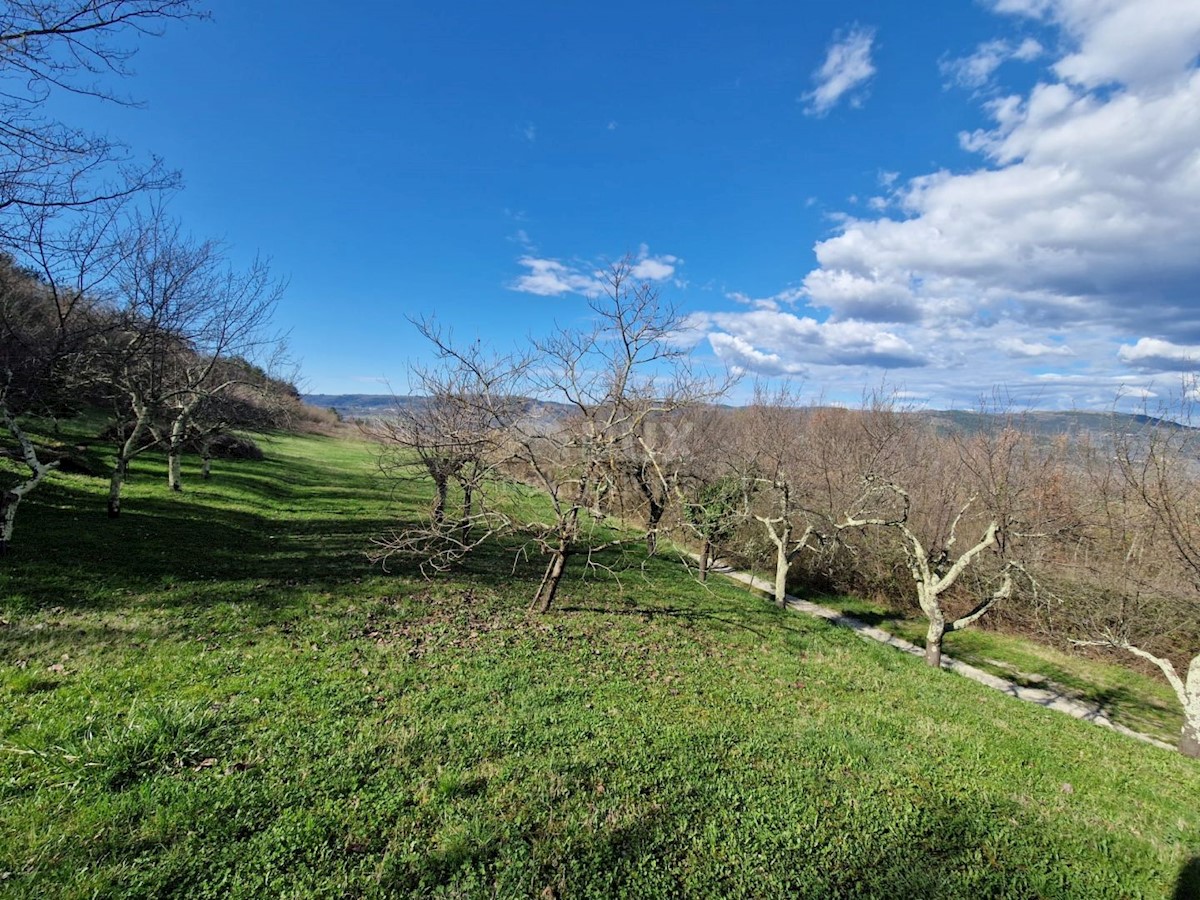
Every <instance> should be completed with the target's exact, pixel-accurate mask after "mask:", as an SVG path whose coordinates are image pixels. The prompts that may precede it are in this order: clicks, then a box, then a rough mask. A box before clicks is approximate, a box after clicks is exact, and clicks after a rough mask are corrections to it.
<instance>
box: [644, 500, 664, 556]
mask: <svg viewBox="0 0 1200 900" xmlns="http://www.w3.org/2000/svg"><path fill="white" fill-rule="evenodd" d="M663 512H665V508H664V507H663V506H662V505H661V504H658V503H655V502H654V501H653V500H651V501H650V511H649V514H648V515H647V516H646V553H647V555H649V556H653V555H654V554H655V553H657V552H658V523H659V522H660V521H662V517H663Z"/></svg>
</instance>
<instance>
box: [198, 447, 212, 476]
mask: <svg viewBox="0 0 1200 900" xmlns="http://www.w3.org/2000/svg"><path fill="white" fill-rule="evenodd" d="M211 477H212V457H211V456H209V455H208V450H207V448H206V449H205V451H204V456H203V457H202V462H201V465H200V480H201V481H208V479H209V478H211Z"/></svg>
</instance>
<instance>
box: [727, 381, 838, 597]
mask: <svg viewBox="0 0 1200 900" xmlns="http://www.w3.org/2000/svg"><path fill="white" fill-rule="evenodd" d="M798 401H799V398H798V396H797V394H796V391H795V390H794V389H793V388H792V387H790V386H788V385H784V386H781V387H780V388H778V389H777V390H776V391H774V392H770V391H768V390H767V389H766V388H765V387H764V386H763V385H761V384H760V385H757V386H756V388H755V392H754V400H753V402H752V403H751V404H750V406H749V407H748V408H747V409H746V410H745V411H744V414H743V416H742V428H741V429H740V441H741V446H742V448H743V459H744V467H745V468H744V471H745V477H746V481H747V483H753V484H754V485H755V486H756V488H757V490H756V492H755V493H756V497H757V499H756V503H755V505H754V507H753V508H752V509H751V515H752V516H753V517H754V520H755V521H756V522H758V523H759V525H761V526H762V528H763V530H764V531H766V535H767V538H768V540H769V541H770V542H771V546H773V547H774V548H775V578H774V597H775V602H776V603H777V604H779V605H780V606H782V605H784V603H785V602H786V601H787V582H788V576H789V574H790V573H791V570H792V564H793V563H794V562H795V561H796V559H797V558H798V557H799V556H800V555H801V554H802V553H804V552H805V551H808V552H809V553H819V552H820V551H821V546H822V543H823V542H824V539H825V537H826V535H827V534H828V533H829V531H830V530H831V529H825V528H823V525H824V522H823V521H822V520H821V518H820V516H819V514H818V513H817V511H816V510H815V508H814V506H813V503H812V500H813V490H812V480H813V476H814V475H815V474H816V472H815V471H814V469H813V467H812V464H811V461H810V460H809V458H808V453H807V446H806V443H807V442H806V438H807V433H806V423H805V418H806V416H805V412H804V410H802V408H801V407H800V404H799V402H798Z"/></svg>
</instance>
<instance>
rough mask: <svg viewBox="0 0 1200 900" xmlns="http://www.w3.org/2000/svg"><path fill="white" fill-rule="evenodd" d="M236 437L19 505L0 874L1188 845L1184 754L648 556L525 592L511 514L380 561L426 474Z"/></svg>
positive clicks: (759, 881) (704, 881)
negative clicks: (481, 545)
mask: <svg viewBox="0 0 1200 900" xmlns="http://www.w3.org/2000/svg"><path fill="white" fill-rule="evenodd" d="M262 446H263V449H264V451H265V453H266V459H265V460H264V461H262V462H242V461H239V462H222V463H218V464H217V465H216V466H215V473H214V479H213V480H212V481H210V482H201V481H200V480H198V473H197V471H196V470H195V469H194V468H188V467H186V466H185V470H184V475H185V487H186V491H185V492H184V493H183V494H179V495H172V494H170V493H169V492H168V491H166V490H165V488H164V486H163V485H162V484H161V483H160V482H161V481H162V480H163V478H162V465H163V464H162V460H161V459H160V458H155V457H153V456H148V457H146V458H142V459H139V460H138V461H137V462H136V464H135V467H134V472H133V475H134V478H133V480H132V481H131V482H130V484H129V486H128V496H127V500H126V503H125V508H124V510H125V511H124V512H123V513H122V516H121V518H120V519H119V520H117V521H115V522H109V521H107V520H105V518H104V502H103V494H104V483H103V481H102V480H101V479H97V478H88V477H86V476H83V475H76V474H60V473H56V474H54V475H52V476H51V478H50V479H49V480H48V482H47V483H46V484H45V485H44V486H43V487H42V488H41V489H39V490H38V491H37V492H36V493H35V494H33V495H31V496H30V498H29V500H28V501H27V502H26V505H25V506H23V507H22V510H21V520H20V522H19V524H18V531H17V539H16V544H15V546H14V550H13V553H12V555H11V556H10V557H9V558H7V559H5V560H4V561H3V563H2V564H0V598H2V600H0V894H3V895H5V896H11V897H38V898H46V897H91V896H97V895H98V896H186V897H264V896H293V897H347V896H356V897H382V896H414V897H491V896H501V897H528V896H540V897H546V898H550V897H560V898H568V897H619V896H626V897H678V896H682V895H692V896H732V897H764V896H767V897H772V896H773V897H795V896H801V897H803V896H811V897H850V896H854V897H859V896H875V897H909V896H912V897H948V898H949V897H981V896H1004V897H1031V896H1041V897H1081V898H1084V897H1086V898H1093V897H1114V898H1116V897H1121V898H1125V897H1168V896H1171V894H1172V892H1173V891H1174V890H1175V888H1176V884H1177V880H1178V879H1179V873H1180V871H1181V868H1182V867H1184V866H1185V864H1187V863H1188V862H1189V860H1193V861H1194V859H1195V857H1196V856H1197V854H1200V845H1198V844H1197V839H1198V835H1200V809H1198V808H1197V806H1196V804H1195V803H1194V798H1195V797H1196V796H1197V795H1198V793H1200V766H1197V764H1196V762H1195V761H1192V760H1187V759H1184V758H1182V757H1180V756H1178V755H1175V754H1172V753H1169V752H1164V751H1161V750H1157V749H1155V748H1152V747H1148V746H1145V745H1142V744H1140V743H1138V742H1136V741H1133V740H1130V739H1127V738H1124V737H1122V736H1120V735H1116V734H1111V733H1108V732H1106V731H1104V730H1101V729H1098V728H1095V727H1093V726H1091V725H1089V724H1087V723H1084V722H1078V721H1075V720H1071V719H1067V718H1065V717H1062V716H1060V715H1058V714H1055V713H1052V712H1049V711H1046V710H1043V709H1040V708H1037V707H1035V706H1030V705H1026V704H1021V703H1018V702H1015V701H1013V700H1011V699H1010V698H1007V697H1005V696H1003V695H1001V694H998V693H995V692H993V691H989V690H988V689H986V688H983V687H981V686H978V685H975V684H972V683H970V682H967V681H965V680H962V679H958V678H955V677H954V676H951V675H947V674H945V673H942V672H937V671H933V670H930V669H927V668H926V667H924V666H923V665H921V664H920V661H919V660H915V659H910V658H908V657H906V656H904V655H901V654H898V653H895V652H894V651H892V650H891V649H889V648H887V647H883V646H873V645H869V644H866V643H864V642H863V641H861V640H859V639H858V638H856V637H854V636H853V635H851V634H849V633H847V632H844V631H841V630H838V629H835V628H832V627H829V626H827V625H825V624H822V623H819V622H815V621H809V620H806V619H803V618H800V617H796V616H792V615H789V614H786V613H784V612H782V611H780V610H778V609H776V608H775V607H773V606H771V605H770V604H768V603H766V602H764V601H762V600H760V599H758V598H756V597H753V596H751V595H749V594H747V593H745V592H744V591H742V590H739V589H737V588H735V587H734V586H732V585H730V584H725V583H719V582H714V583H713V584H712V585H711V586H710V588H709V589H705V588H703V587H701V586H699V585H697V584H696V583H694V582H693V581H691V580H690V579H689V578H687V577H686V575H685V573H684V572H683V571H682V569H681V567H680V566H679V565H678V564H677V563H672V562H671V561H670V560H668V559H663V558H658V559H653V560H649V561H645V560H641V559H634V560H632V562H633V567H632V568H631V569H629V570H628V571H627V572H626V574H625V575H624V576H623V578H622V579H621V581H620V582H619V583H615V582H613V581H611V580H608V579H598V578H595V577H593V578H591V579H588V580H586V581H584V580H580V579H579V577H578V575H579V574H580V573H579V572H578V571H576V572H574V573H573V574H572V575H571V577H570V581H569V582H568V583H565V584H564V587H563V594H562V596H561V609H560V611H559V612H557V613H555V614H553V615H550V616H545V617H530V616H529V615H528V614H527V613H526V611H525V607H526V604H527V602H528V599H529V595H530V594H531V593H532V590H533V588H534V587H535V586H536V583H537V577H538V573H539V568H538V565H537V561H536V559H535V560H532V561H528V560H526V561H520V560H518V562H517V564H516V566H515V568H514V562H513V552H512V551H513V550H514V549H515V548H514V547H505V548H496V549H494V550H493V551H491V552H490V553H487V554H484V555H482V556H480V557H477V558H476V559H475V560H474V561H473V562H472V563H471V565H470V566H469V567H468V569H467V570H466V571H463V572H461V573H458V574H457V575H455V576H453V577H447V578H441V579H438V580H435V581H426V580H424V579H422V578H420V577H419V576H417V575H416V574H415V573H413V572H411V571H406V570H404V569H403V568H402V567H401V568H400V569H399V570H395V567H393V569H394V570H393V571H392V572H390V573H384V572H382V571H380V570H379V569H378V568H373V567H371V566H370V565H369V564H368V563H367V561H366V559H365V556H364V553H363V551H364V548H365V547H366V546H367V545H368V541H369V539H370V538H371V537H372V536H374V535H377V534H380V533H381V532H383V531H385V530H386V529H388V528H390V527H393V526H394V525H396V524H397V523H398V522H401V521H403V520H404V519H405V518H406V517H411V516H413V515H415V514H416V511H417V510H418V509H419V508H420V507H421V506H422V505H423V504H424V503H425V502H426V501H427V499H428V498H427V497H425V496H422V495H419V494H418V495H414V494H411V493H410V494H400V495H394V494H393V493H392V492H391V491H390V489H389V487H388V486H387V485H384V484H380V483H378V482H377V481H376V480H375V476H374V474H373V473H374V471H375V468H374V465H373V460H372V456H371V451H370V448H369V447H368V446H367V445H365V444H363V443H359V442H355V441H353V440H345V439H335V438H328V437H303V438H300V437H291V436H268V437H265V438H264V439H263V440H262ZM411 489H412V490H416V488H411ZM609 562H613V563H616V562H617V560H615V559H610V560H609ZM643 563H644V565H643ZM950 652H953V649H952V648H951V650H950Z"/></svg>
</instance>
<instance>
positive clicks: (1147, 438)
mask: <svg viewBox="0 0 1200 900" xmlns="http://www.w3.org/2000/svg"><path fill="white" fill-rule="evenodd" d="M1193 413H1194V405H1193V401H1191V400H1190V399H1184V400H1182V401H1181V402H1179V403H1178V404H1177V405H1176V406H1174V407H1169V408H1164V409H1163V410H1161V413H1160V416H1159V417H1157V418H1153V419H1150V420H1149V422H1148V424H1147V426H1146V427H1145V428H1144V429H1143V430H1141V431H1138V432H1132V433H1131V432H1118V433H1116V434H1115V435H1114V438H1113V444H1114V446H1115V454H1112V456H1111V457H1109V456H1108V455H1107V454H1106V455H1105V456H1104V457H1102V458H1101V460H1100V462H1101V463H1108V462H1109V460H1110V459H1111V460H1112V466H1111V468H1109V469H1108V470H1109V471H1110V472H1112V474H1113V476H1115V477H1108V478H1104V479H1103V480H1098V479H1093V481H1092V484H1091V488H1092V490H1091V492H1090V498H1091V500H1092V503H1093V504H1094V506H1096V507H1099V508H1098V509H1097V513H1098V514H1097V515H1096V516H1095V518H1094V521H1095V522H1096V523H1097V525H1099V526H1101V529H1100V530H1103V531H1104V532H1106V534H1105V537H1107V538H1108V539H1109V540H1107V541H1106V542H1105V543H1106V550H1107V552H1106V554H1105V557H1104V559H1105V561H1106V562H1107V563H1108V564H1109V565H1110V566H1111V565H1113V564H1116V565H1118V566H1119V567H1120V569H1121V570H1122V571H1121V572H1119V573H1116V572H1109V573H1105V574H1106V575H1107V578H1105V583H1104V584H1103V585H1100V586H1099V589H1096V590H1091V591H1088V592H1086V593H1078V592H1077V594H1076V595H1075V596H1073V597H1072V598H1071V599H1070V600H1069V601H1068V603H1069V606H1070V610H1069V614H1070V615H1071V617H1072V618H1073V619H1074V620H1075V628H1076V630H1077V631H1080V632H1083V633H1084V634H1085V635H1086V636H1085V637H1084V638H1083V639H1080V640H1076V641H1075V643H1077V644H1083V645H1093V646H1105V647H1111V648H1114V649H1117V650H1121V651H1123V652H1125V653H1129V654H1131V655H1133V656H1135V657H1138V658H1140V659H1143V660H1145V661H1147V662H1149V663H1151V664H1153V665H1154V666H1156V667H1157V668H1158V669H1159V671H1160V672H1162V674H1163V676H1164V677H1165V678H1166V680H1167V682H1168V683H1169V684H1170V685H1171V688H1172V690H1173V691H1174V692H1175V696H1176V697H1177V698H1178V699H1179V703H1180V706H1181V707H1182V709H1183V716H1184V722H1183V728H1182V731H1181V733H1180V738H1179V750H1180V752H1181V753H1183V754H1184V755H1185V756H1191V757H1200V519H1198V518H1197V514H1196V511H1197V509H1200V475H1198V469H1197V466H1198V464H1200V441H1198V439H1197V437H1196V432H1195V429H1194V428H1192V427H1191V423H1192V422H1193V421H1195V420H1194V418H1193ZM1095 462H1097V460H1096V459H1095V457H1093V463H1095ZM1105 468H1107V467H1101V466H1094V468H1093V472H1095V471H1097V470H1099V471H1100V472H1104V471H1105ZM1114 470H1115V471H1114ZM1104 526H1107V527H1104ZM1114 538H1115V540H1114Z"/></svg>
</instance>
